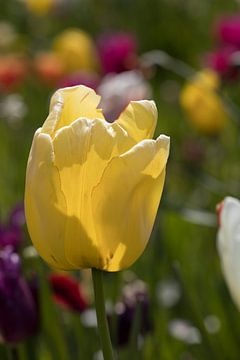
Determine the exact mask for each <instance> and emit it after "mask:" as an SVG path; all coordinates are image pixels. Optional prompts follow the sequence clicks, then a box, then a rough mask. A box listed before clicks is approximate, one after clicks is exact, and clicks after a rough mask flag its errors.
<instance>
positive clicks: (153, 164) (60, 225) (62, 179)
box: [25, 86, 169, 271]
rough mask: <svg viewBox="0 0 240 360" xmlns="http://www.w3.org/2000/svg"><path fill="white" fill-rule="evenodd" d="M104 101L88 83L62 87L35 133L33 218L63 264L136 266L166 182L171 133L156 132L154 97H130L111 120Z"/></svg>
mask: <svg viewBox="0 0 240 360" xmlns="http://www.w3.org/2000/svg"><path fill="white" fill-rule="evenodd" d="M99 101H100V97H99V96H97V95H96V94H95V92H94V91H93V90H92V89H90V88H87V87H85V86H76V87H71V88H65V89H60V90H58V91H57V92H56V93H55V94H54V95H53V97H52V100H51V105H50V114H49V116H48V118H47V120H46V121H45V123H44V124H43V126H42V127H41V128H40V129H38V130H37V131H36V133H35V136H34V139H33V143H32V148H31V152H30V155H29V160H28V165H27V174H26V191H25V210H26V221H27V226H28V230H29V233H30V237H31V239H32V241H33V243H34V245H35V247H36V248H37V250H38V252H39V254H40V255H41V256H42V257H43V258H44V259H45V260H46V261H47V262H48V263H49V264H50V265H52V266H53V267H54V268H57V269H65V270H70V269H79V268H91V267H95V268H97V269H103V270H107V271H118V270H121V269H123V268H126V267H128V266H130V265H131V264H132V263H133V262H134V261H135V260H136V259H137V258H138V257H139V256H140V255H141V253H142V252H143V250H144V248H145V246H146V245H147V242H148V240H149V237H150V234H151V230H152V227H153V223H154V220H155V216H156V212H157V208H158V205H159V201H160V197H161V193H162V190H163V185H164V178H165V167H166V162H167V158H168V153H169V138H168V137H167V136H164V135H160V136H159V137H158V138H157V139H156V140H152V139H151V138H152V136H153V132H154V129H155V126H156V120H157V110H156V106H155V104H154V102H153V101H136V102H131V103H130V104H129V105H128V107H127V108H126V110H125V111H124V112H123V113H122V114H121V115H120V117H119V118H118V120H117V121H115V122H114V123H112V124H111V123H108V122H107V121H106V120H105V119H104V117H103V114H102V112H101V110H100V109H97V105H98V103H99Z"/></svg>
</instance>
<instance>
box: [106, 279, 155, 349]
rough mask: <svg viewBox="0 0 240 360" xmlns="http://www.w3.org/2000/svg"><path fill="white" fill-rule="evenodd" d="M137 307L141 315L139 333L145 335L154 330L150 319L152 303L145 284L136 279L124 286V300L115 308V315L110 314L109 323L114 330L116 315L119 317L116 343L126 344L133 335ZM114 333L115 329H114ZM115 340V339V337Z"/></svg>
mask: <svg viewBox="0 0 240 360" xmlns="http://www.w3.org/2000/svg"><path fill="white" fill-rule="evenodd" d="M137 307H139V308H140V309H139V310H140V311H139V312H138V315H139V316H140V317H141V318H140V322H139V324H140V325H139V335H142V336H143V335H145V334H146V333H148V332H149V331H151V330H152V322H151V319H150V303H149V297H148V292H147V289H146V286H145V284H144V283H143V282H142V281H140V280H136V281H134V282H133V283H130V284H128V285H126V286H125V287H124V288H123V295H122V300H121V301H120V302H119V303H117V304H116V306H115V308H114V313H115V315H113V314H112V316H109V323H110V326H111V328H112V330H113V327H114V317H115V316H116V317H117V328H116V339H115V340H116V343H117V344H116V345H118V346H124V345H126V344H127V343H128V342H129V340H130V336H131V331H132V325H133V322H134V320H135V316H136V314H137ZM112 332H113V333H114V330H113V331H112ZM113 340H114V339H113Z"/></svg>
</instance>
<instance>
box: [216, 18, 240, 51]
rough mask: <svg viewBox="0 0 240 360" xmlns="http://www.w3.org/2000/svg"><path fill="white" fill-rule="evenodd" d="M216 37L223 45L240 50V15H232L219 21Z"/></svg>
mask: <svg viewBox="0 0 240 360" xmlns="http://www.w3.org/2000/svg"><path fill="white" fill-rule="evenodd" d="M215 32H216V37H217V39H218V40H220V41H221V42H222V43H224V44H227V45H233V46H236V47H237V48H238V49H239V48H240V15H239V14H237V15H231V16H227V17H224V18H222V19H220V20H219V22H218V23H217V24H216V26H215Z"/></svg>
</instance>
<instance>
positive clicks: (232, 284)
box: [217, 197, 240, 309]
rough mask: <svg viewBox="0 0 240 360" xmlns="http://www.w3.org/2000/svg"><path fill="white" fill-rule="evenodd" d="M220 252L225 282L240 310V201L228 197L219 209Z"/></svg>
mask: <svg viewBox="0 0 240 360" xmlns="http://www.w3.org/2000/svg"><path fill="white" fill-rule="evenodd" d="M218 216H219V224H220V227H219V231H218V243H217V245H218V252H219V255H220V259H221V265H222V270H223V274H224V276H225V280H226V282H227V285H228V287H229V290H230V293H231V295H232V298H233V300H234V302H235V303H236V305H237V307H238V308H239V309H240V261H239V256H240V201H239V200H237V199H235V198H232V197H226V198H225V199H224V201H223V202H222V203H221V205H220V206H219V207H218Z"/></svg>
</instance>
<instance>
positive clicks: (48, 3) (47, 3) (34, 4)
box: [23, 0, 56, 16]
mask: <svg viewBox="0 0 240 360" xmlns="http://www.w3.org/2000/svg"><path fill="white" fill-rule="evenodd" d="M23 2H24V3H25V5H26V7H27V9H28V10H29V11H30V12H31V13H33V14H35V15H39V16H43V15H47V14H48V13H49V11H50V10H51V9H52V8H53V6H54V4H55V2H56V0H23Z"/></svg>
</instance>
